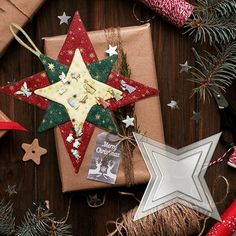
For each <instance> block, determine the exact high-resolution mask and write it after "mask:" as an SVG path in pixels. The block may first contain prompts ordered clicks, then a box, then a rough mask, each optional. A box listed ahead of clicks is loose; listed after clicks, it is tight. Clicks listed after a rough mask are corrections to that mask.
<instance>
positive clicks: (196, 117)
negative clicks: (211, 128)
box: [191, 111, 202, 123]
mask: <svg viewBox="0 0 236 236" xmlns="http://www.w3.org/2000/svg"><path fill="white" fill-rule="evenodd" d="M191 119H192V120H194V121H196V122H197V123H198V122H199V121H200V120H201V119H202V113H201V112H196V111H193V116H192V117H191Z"/></svg>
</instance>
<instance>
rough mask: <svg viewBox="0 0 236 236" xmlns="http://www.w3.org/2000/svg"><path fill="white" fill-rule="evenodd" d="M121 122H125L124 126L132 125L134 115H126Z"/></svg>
mask: <svg viewBox="0 0 236 236" xmlns="http://www.w3.org/2000/svg"><path fill="white" fill-rule="evenodd" d="M122 122H123V123H124V124H125V128H128V127H130V126H134V117H129V116H128V115H127V116H126V119H125V120H122Z"/></svg>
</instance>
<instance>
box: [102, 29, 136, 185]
mask: <svg viewBox="0 0 236 236" xmlns="http://www.w3.org/2000/svg"><path fill="white" fill-rule="evenodd" d="M104 33H105V37H106V41H107V47H108V46H109V45H111V46H113V47H114V46H117V53H118V59H117V61H116V64H115V66H114V67H113V70H114V71H116V72H117V73H120V72H121V71H122V66H123V59H124V58H123V56H124V55H125V53H124V50H123V46H122V39H121V35H120V28H119V27H118V28H108V29H105V30H104ZM125 76H126V75H125ZM130 109H134V108H133V107H132V108H130ZM115 118H116V123H117V127H118V128H119V133H120V134H119V137H120V140H118V143H117V145H116V146H117V147H118V146H119V145H122V160H123V162H122V163H123V168H124V174H125V182H126V185H127V186H128V187H130V186H132V185H133V184H134V182H135V180H134V168H133V150H134V147H135V144H134V142H133V140H132V139H133V138H132V137H131V136H132V130H131V129H129V128H128V129H125V128H124V127H123V125H122V120H120V119H119V118H117V117H115ZM131 140H132V141H131Z"/></svg>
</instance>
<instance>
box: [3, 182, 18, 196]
mask: <svg viewBox="0 0 236 236" xmlns="http://www.w3.org/2000/svg"><path fill="white" fill-rule="evenodd" d="M5 192H6V193H8V194H9V196H11V195H14V194H17V191H16V185H9V184H8V185H7V189H6V190H5Z"/></svg>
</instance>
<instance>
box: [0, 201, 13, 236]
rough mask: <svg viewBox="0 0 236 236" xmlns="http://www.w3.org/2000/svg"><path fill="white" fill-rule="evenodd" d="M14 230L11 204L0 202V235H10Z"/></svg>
mask: <svg viewBox="0 0 236 236" xmlns="http://www.w3.org/2000/svg"><path fill="white" fill-rule="evenodd" d="M14 230H15V217H14V214H13V204H12V203H10V202H8V203H6V202H5V201H4V200H1V201H0V235H12V233H13V232H14Z"/></svg>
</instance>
